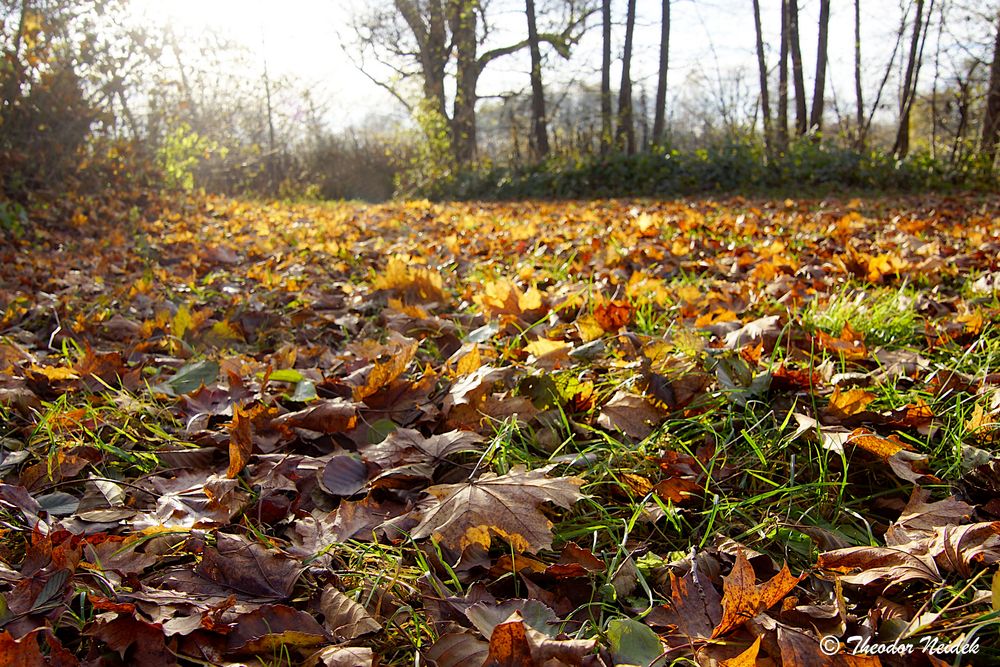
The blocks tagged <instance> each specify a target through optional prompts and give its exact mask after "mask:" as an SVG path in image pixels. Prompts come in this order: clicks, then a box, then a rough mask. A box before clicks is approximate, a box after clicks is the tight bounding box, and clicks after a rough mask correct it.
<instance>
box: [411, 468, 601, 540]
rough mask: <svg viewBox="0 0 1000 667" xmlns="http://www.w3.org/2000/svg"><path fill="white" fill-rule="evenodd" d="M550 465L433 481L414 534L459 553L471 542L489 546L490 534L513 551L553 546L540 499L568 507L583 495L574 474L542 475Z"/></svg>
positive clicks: (580, 481)
mask: <svg viewBox="0 0 1000 667" xmlns="http://www.w3.org/2000/svg"><path fill="white" fill-rule="evenodd" d="M550 469H551V466H550V467H547V468H540V469H538V470H532V471H530V472H529V471H527V470H525V468H524V466H520V465H518V466H514V468H512V469H511V471H510V472H509V473H507V474H506V475H501V476H498V475H495V474H493V473H486V474H484V475H482V476H481V477H480V478H478V479H475V480H471V481H469V482H466V483H462V484H441V485H437V486H432V487H431V488H429V489H428V493H430V494H431V495H433V496H434V497H435V498H437V500H438V502H437V504H436V505H434V506H433V507H431V508H430V509H428V510H426V511H425V512H424V514H423V519H422V520H421V522H420V524H419V525H418V526H417V527H416V529H414V531H413V537H414V538H417V539H420V538H425V537H430V536H432V535H433V536H434V538H435V539H437V540H439V541H440V542H442V543H444V544H446V545H448V546H449V547H451V548H453V549H455V550H457V551H459V552H461V551H462V550H464V549H465V547H467V546H469V545H471V544H478V545H480V546H482V547H484V548H487V549H488V548H489V546H490V543H491V541H492V539H493V537H499V538H502V539H504V540H506V541H507V543H508V544H510V546H511V547H512V548H513V549H514V550H515V551H517V552H521V551H530V552H538V551H539V550H541V549H547V548H549V547H550V546H551V545H552V530H551V527H552V522H551V521H549V520H548V519H547V518H546V517H545V515H544V514H543V513H542V512H541V510H540V507H541V505H542V503H544V502H551V503H554V504H556V505H558V506H560V507H566V508H568V507H570V506H572V505H573V504H574V503H575V502H576V501H578V500H580V499H582V498H583V494H581V493H580V492H579V487H580V486H581V485H582V484H583V480H582V479H579V478H577V477H556V478H549V477H546V473H547V472H548V471H549V470H550Z"/></svg>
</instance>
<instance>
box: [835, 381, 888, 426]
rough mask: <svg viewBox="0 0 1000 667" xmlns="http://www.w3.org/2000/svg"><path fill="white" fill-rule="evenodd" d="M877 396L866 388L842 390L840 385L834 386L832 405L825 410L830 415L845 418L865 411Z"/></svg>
mask: <svg viewBox="0 0 1000 667" xmlns="http://www.w3.org/2000/svg"><path fill="white" fill-rule="evenodd" d="M876 398H878V397H877V396H876V395H875V394H873V393H871V392H870V391H865V390H864V389H848V390H847V391H841V390H840V387H834V389H833V395H832V396H831V397H830V405H829V406H827V408H826V410H824V412H825V413H826V414H827V415H829V416H830V417H834V418H838V419H843V418H846V417H850V416H852V415H856V414H858V413H860V412H864V411H865V409H866V408H867V407H868V406H869V405H871V403H872V402H873V401H874V400H875V399H876Z"/></svg>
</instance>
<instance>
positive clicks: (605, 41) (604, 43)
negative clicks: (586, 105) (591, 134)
mask: <svg viewBox="0 0 1000 667" xmlns="http://www.w3.org/2000/svg"><path fill="white" fill-rule="evenodd" d="M611 135H612V127H611V0H601V152H602V153H606V152H607V151H608V149H609V148H610V147H611Z"/></svg>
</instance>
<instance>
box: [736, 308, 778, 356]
mask: <svg viewBox="0 0 1000 667" xmlns="http://www.w3.org/2000/svg"><path fill="white" fill-rule="evenodd" d="M781 328H782V325H781V318H780V317H778V316H777V315H768V316H766V317H761V318H760V319H756V320H754V321H752V322H748V323H746V324H744V325H743V326H742V327H740V328H739V329H737V330H736V331H731V332H729V333H728V334H726V340H725V345H726V347H727V348H729V349H730V350H735V349H739V348H741V347H743V346H744V345H746V344H748V343H752V342H754V341H760V342H761V343H763V346H764V349H766V350H768V351H770V350H773V349H774V345H775V343H776V342H777V340H778V336H780V335H781Z"/></svg>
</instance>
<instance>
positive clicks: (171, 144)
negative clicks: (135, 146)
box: [156, 123, 228, 191]
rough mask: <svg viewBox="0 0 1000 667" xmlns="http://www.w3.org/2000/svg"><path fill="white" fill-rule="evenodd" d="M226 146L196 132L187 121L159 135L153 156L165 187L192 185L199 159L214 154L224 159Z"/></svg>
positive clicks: (188, 188)
mask: <svg viewBox="0 0 1000 667" xmlns="http://www.w3.org/2000/svg"><path fill="white" fill-rule="evenodd" d="M227 153H228V150H227V149H226V148H225V147H224V146H220V145H219V143H218V142H216V141H212V140H210V139H207V138H206V137H203V136H201V135H199V134H198V133H197V132H195V131H194V130H193V129H191V126H190V125H188V124H187V123H181V124H180V125H178V126H177V127H175V128H173V129H172V130H171V131H170V132H168V133H167V135H166V136H165V137H164V138H163V141H162V142H161V143H160V146H159V148H158V149H157V153H156V160H157V163H158V164H159V166H160V169H161V170H162V173H163V182H164V185H166V186H167V187H168V188H180V189H182V190H189V191H190V190H192V189H194V183H195V168H196V167H197V166H198V165H199V164H200V163H201V162H202V160H206V159H209V158H211V157H213V155H217V156H218V157H219V158H221V159H225V157H226V154H227Z"/></svg>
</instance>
